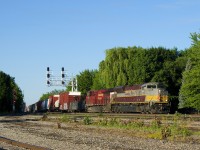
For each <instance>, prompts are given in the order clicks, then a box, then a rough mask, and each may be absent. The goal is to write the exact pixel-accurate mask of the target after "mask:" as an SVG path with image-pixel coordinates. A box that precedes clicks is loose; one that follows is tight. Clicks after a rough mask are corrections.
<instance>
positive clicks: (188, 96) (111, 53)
mask: <svg viewBox="0 0 200 150" xmlns="http://www.w3.org/2000/svg"><path fill="white" fill-rule="evenodd" d="M191 40H192V44H191V46H190V47H189V48H187V49H185V50H177V48H172V49H168V48H164V47H151V48H142V47H136V46H134V47H127V48H125V47H115V48H111V49H107V50H106V51H105V55H106V56H105V59H104V60H102V61H101V62H100V63H99V68H98V69H96V70H89V69H85V70H84V71H82V72H80V73H79V74H78V75H77V80H78V89H79V91H81V93H82V94H83V95H86V93H87V91H89V90H98V89H106V88H112V87H116V86H123V85H133V84H143V83H146V82H162V83H163V84H164V85H165V87H166V89H167V90H168V92H169V97H170V102H171V112H175V111H176V110H178V108H179V109H182V108H193V109H196V110H200V34H199V33H192V34H191ZM69 89H70V88H69V86H68V87H66V90H67V91H68V90H69ZM48 94H51V93H47V95H48ZM47 95H46V96H47ZM43 96H45V94H43ZM40 99H41V98H40Z"/></svg>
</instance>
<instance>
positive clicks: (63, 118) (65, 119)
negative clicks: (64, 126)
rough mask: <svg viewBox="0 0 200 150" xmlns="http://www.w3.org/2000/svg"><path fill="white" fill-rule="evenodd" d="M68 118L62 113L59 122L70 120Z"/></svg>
mask: <svg viewBox="0 0 200 150" xmlns="http://www.w3.org/2000/svg"><path fill="white" fill-rule="evenodd" d="M70 120H71V119H70V117H69V116H68V115H66V114H63V115H62V116H61V119H60V121H61V122H70Z"/></svg>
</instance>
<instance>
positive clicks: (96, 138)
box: [0, 115, 200, 150]
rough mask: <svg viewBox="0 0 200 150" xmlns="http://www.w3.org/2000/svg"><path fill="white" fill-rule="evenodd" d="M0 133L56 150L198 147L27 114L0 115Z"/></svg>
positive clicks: (199, 147)
mask: <svg viewBox="0 0 200 150" xmlns="http://www.w3.org/2000/svg"><path fill="white" fill-rule="evenodd" d="M0 136H1V137H4V138H8V139H12V140H15V141H19V142H23V143H28V144H31V145H36V146H40V147H45V148H49V149H57V150H66V149H68V150H97V149H99V150H101V149H103V150H111V149H117V150H160V149H162V150H190V149H191V150H200V144H198V143H184V142H173V141H166V140H155V139H144V138H137V137H134V136H130V135H126V134H124V133H123V132H121V131H117V130H109V129H105V128H100V127H94V126H84V125H76V124H73V123H70V124H67V123H61V126H60V127H58V123H57V122H49V121H33V120H31V119H30V116H28V115H27V116H18V117H13V116H0ZM6 145H7V146H9V145H8V144H6V143H3V142H0V148H3V149H12V148H6ZM19 149H20V148H19ZM21 149H22V148H21Z"/></svg>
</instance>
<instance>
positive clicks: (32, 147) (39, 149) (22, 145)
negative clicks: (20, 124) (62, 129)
mask: <svg viewBox="0 0 200 150" xmlns="http://www.w3.org/2000/svg"><path fill="white" fill-rule="evenodd" d="M0 142H4V143H6V144H9V145H12V146H17V147H20V148H24V149H29V150H51V149H49V148H45V147H40V146H36V145H31V144H27V143H22V142H18V141H15V140H12V139H8V138H5V137H1V136H0Z"/></svg>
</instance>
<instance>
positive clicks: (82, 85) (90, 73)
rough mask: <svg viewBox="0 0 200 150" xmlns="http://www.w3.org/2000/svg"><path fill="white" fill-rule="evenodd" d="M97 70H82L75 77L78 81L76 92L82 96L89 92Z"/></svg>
mask: <svg viewBox="0 0 200 150" xmlns="http://www.w3.org/2000/svg"><path fill="white" fill-rule="evenodd" d="M96 73H97V70H88V69H86V70H84V71H83V72H81V73H80V74H79V75H77V81H78V90H79V91H80V92H81V94H82V95H85V94H86V93H87V92H88V91H90V90H91V88H92V85H93V79H94V77H95V74H96Z"/></svg>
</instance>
